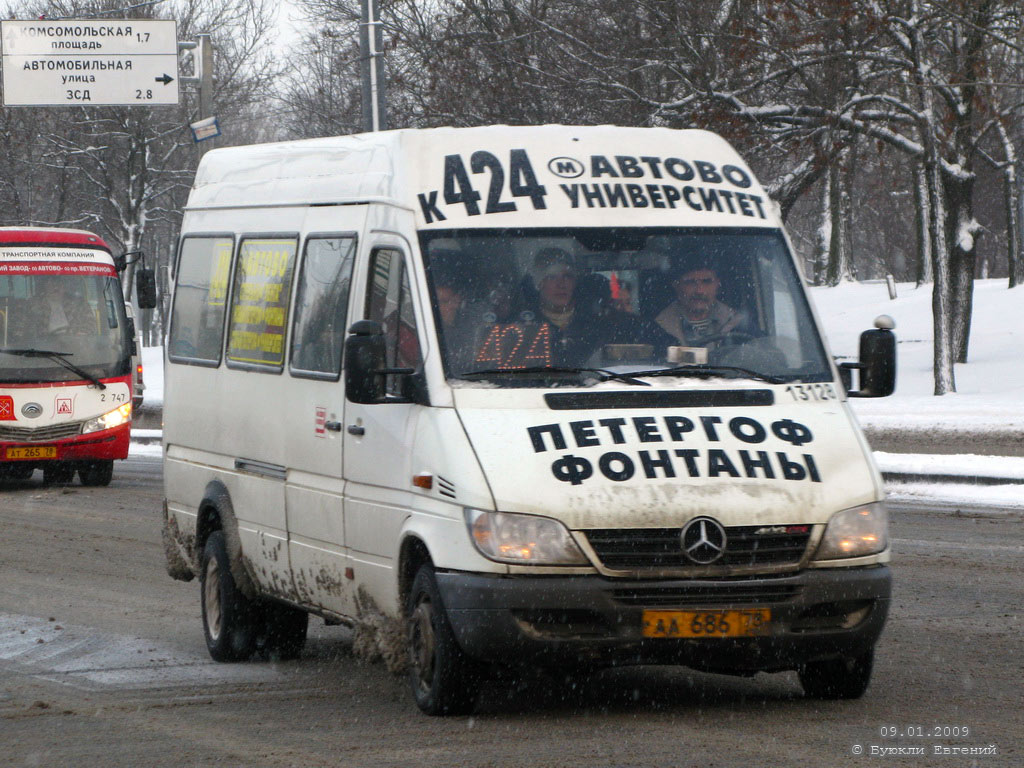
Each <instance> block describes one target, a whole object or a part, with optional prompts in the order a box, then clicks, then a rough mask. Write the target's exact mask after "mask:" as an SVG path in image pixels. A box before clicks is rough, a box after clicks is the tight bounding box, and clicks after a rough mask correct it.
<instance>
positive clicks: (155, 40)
mask: <svg viewBox="0 0 1024 768" xmlns="http://www.w3.org/2000/svg"><path fill="white" fill-rule="evenodd" d="M0 39H2V42H3V56H2V65H3V84H4V100H3V101H4V105H5V106H8V107H18V106H20V107H29V106H31V107H39V106H46V107H59V106H153V105H159V104H177V103H178V33H177V22H175V21H173V20H162V19H161V20H154V19H110V20H98V19H63V20H61V21H47V20H45V19H43V20H39V21H10V20H7V21H0Z"/></svg>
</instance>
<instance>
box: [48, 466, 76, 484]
mask: <svg viewBox="0 0 1024 768" xmlns="http://www.w3.org/2000/svg"><path fill="white" fill-rule="evenodd" d="M74 479H75V466H74V464H65V463H64V462H63V461H51V462H48V463H47V464H46V465H45V466H44V467H43V484H44V485H67V484H68V483H70V482H71V481H72V480H74Z"/></svg>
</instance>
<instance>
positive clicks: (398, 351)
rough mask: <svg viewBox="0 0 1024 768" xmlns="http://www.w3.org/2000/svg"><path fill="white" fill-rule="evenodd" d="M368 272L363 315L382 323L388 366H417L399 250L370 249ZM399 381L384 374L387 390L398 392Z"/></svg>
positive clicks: (408, 293) (415, 338) (405, 275)
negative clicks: (368, 283) (371, 252)
mask: <svg viewBox="0 0 1024 768" xmlns="http://www.w3.org/2000/svg"><path fill="white" fill-rule="evenodd" d="M370 276H371V277H370V285H369V291H368V294H367V297H366V318H367V319H368V320H376V321H377V322H379V323H382V324H383V325H384V340H385V347H386V350H387V365H388V367H389V368H416V367H418V366H419V365H420V362H421V361H422V357H421V355H420V341H419V334H418V333H417V330H416V312H415V309H414V307H413V303H412V291H411V290H410V289H409V274H408V272H407V271H406V267H405V261H404V259H403V258H402V254H401V253H400V252H399V251H396V250H391V249H380V250H377V251H374V253H373V256H372V258H371V259H370ZM399 381H400V379H399V378H398V377H396V376H388V383H387V391H388V393H389V394H399V392H398V382H399Z"/></svg>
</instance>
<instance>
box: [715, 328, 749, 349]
mask: <svg viewBox="0 0 1024 768" xmlns="http://www.w3.org/2000/svg"><path fill="white" fill-rule="evenodd" d="M756 338H757V336H755V335H754V334H752V333H746V332H745V331H726V332H725V333H716V334H715V335H714V336H708V337H706V338H703V339H701V344H702V346H705V347H706V346H708V345H709V344H719V343H721V345H722V346H724V347H737V346H739V345H740V344H745V343H746V342H748V341H753V340H754V339H756Z"/></svg>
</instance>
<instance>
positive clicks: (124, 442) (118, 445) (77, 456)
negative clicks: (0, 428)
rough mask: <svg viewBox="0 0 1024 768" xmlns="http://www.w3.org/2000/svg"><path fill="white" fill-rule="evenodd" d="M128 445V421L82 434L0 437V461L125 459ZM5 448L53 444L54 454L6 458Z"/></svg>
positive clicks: (45, 462) (36, 446)
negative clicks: (28, 438)
mask: <svg viewBox="0 0 1024 768" xmlns="http://www.w3.org/2000/svg"><path fill="white" fill-rule="evenodd" d="M130 445H131V422H129V423H127V424H122V425H120V426H117V427H114V428H113V429H104V430H102V431H100V432H90V433H88V434H85V435H77V436H75V437H68V438H61V439H59V440H50V441H41V442H22V441H2V440H0V462H6V461H11V462H15V461H17V462H29V463H33V464H38V465H39V466H43V465H44V464H47V463H49V462H53V461H100V460H103V459H126V458H128V449H129V447H130ZM8 448H26V449H37V448H56V454H57V455H56V456H54V457H52V458H50V457H43V456H39V455H31V454H30V455H28V456H25V457H22V458H11V459H8V458H6V457H7V456H8V453H7V449H8Z"/></svg>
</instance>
